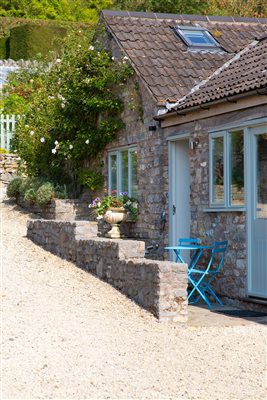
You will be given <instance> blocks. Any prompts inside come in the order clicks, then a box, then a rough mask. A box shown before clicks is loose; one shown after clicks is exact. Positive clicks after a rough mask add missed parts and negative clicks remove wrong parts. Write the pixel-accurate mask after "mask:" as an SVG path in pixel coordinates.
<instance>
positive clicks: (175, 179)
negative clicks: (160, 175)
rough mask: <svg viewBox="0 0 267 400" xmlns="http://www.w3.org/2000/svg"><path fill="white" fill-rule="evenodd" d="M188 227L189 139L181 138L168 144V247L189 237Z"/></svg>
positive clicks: (189, 217) (189, 213)
mask: <svg viewBox="0 0 267 400" xmlns="http://www.w3.org/2000/svg"><path fill="white" fill-rule="evenodd" d="M190 225H191V211H190V164H189V137H188V136H183V137H181V139H178V140H175V141H170V142H169V245H170V246H174V245H176V244H177V239H178V238H181V237H190ZM170 256H171V259H172V260H173V259H174V257H173V255H172V254H170ZM186 258H187V257H186Z"/></svg>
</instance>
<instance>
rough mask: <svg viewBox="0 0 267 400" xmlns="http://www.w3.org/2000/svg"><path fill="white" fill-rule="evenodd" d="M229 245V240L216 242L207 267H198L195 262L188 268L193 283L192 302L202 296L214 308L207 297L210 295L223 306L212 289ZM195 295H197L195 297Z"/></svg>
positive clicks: (189, 278) (189, 277)
mask: <svg viewBox="0 0 267 400" xmlns="http://www.w3.org/2000/svg"><path fill="white" fill-rule="evenodd" d="M227 246H228V242H227V241H224V242H214V244H213V247H212V253H211V257H210V260H209V262H208V263H207V264H206V267H205V266H203V267H199V268H198V266H197V264H195V265H193V266H192V268H189V269H188V280H189V282H190V283H191V284H192V289H191V291H190V293H189V294H188V302H189V303H190V304H195V303H197V302H198V301H199V300H200V299H201V298H202V299H203V300H204V301H205V302H206V303H207V305H208V307H209V308H212V305H211V303H210V301H209V299H208V297H207V295H210V296H212V297H213V298H214V299H215V300H216V301H217V302H218V303H219V304H220V305H221V306H223V303H222V302H221V300H220V299H219V298H218V296H217V295H216V294H215V293H214V291H213V290H212V288H211V284H212V282H213V281H214V279H215V278H216V276H217V275H218V273H219V272H220V269H221V267H222V264H223V260H224V257H225V253H226V250H227ZM194 296H197V297H196V298H195V299H194ZM190 299H191V301H190Z"/></svg>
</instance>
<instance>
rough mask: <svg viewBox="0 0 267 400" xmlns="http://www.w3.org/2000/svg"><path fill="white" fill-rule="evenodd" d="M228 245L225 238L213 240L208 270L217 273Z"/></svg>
mask: <svg viewBox="0 0 267 400" xmlns="http://www.w3.org/2000/svg"><path fill="white" fill-rule="evenodd" d="M227 247H228V241H227V240H225V241H223V242H216V241H215V242H214V243H213V248H212V254H211V258H210V262H209V265H208V270H210V269H212V270H213V272H216V273H218V272H219V271H220V269H221V267H222V264H223V261H224V257H225V253H226V250H227Z"/></svg>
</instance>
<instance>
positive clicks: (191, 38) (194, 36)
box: [173, 26, 221, 48]
mask: <svg viewBox="0 0 267 400" xmlns="http://www.w3.org/2000/svg"><path fill="white" fill-rule="evenodd" d="M173 29H174V31H175V32H176V34H177V35H178V36H179V37H180V38H181V39H182V40H183V41H184V42H185V44H186V45H187V46H190V47H198V48H218V47H221V46H220V44H219V43H218V42H217V41H216V40H215V39H214V37H213V36H212V35H211V34H210V33H209V32H208V31H207V30H206V29H204V28H198V27H193V26H175V27H174V28H173Z"/></svg>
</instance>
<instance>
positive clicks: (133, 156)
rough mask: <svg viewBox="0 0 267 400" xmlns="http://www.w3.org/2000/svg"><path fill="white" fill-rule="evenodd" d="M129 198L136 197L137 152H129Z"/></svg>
mask: <svg viewBox="0 0 267 400" xmlns="http://www.w3.org/2000/svg"><path fill="white" fill-rule="evenodd" d="M130 156H131V190H130V193H131V197H137V151H131V152H130Z"/></svg>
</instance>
